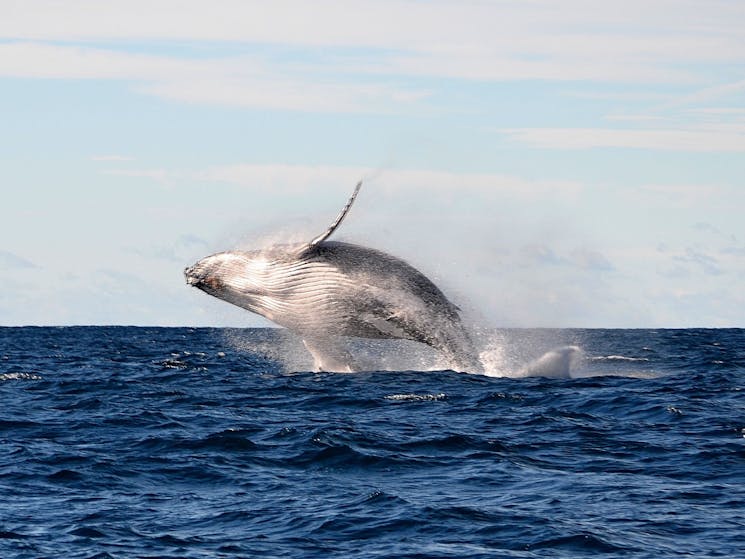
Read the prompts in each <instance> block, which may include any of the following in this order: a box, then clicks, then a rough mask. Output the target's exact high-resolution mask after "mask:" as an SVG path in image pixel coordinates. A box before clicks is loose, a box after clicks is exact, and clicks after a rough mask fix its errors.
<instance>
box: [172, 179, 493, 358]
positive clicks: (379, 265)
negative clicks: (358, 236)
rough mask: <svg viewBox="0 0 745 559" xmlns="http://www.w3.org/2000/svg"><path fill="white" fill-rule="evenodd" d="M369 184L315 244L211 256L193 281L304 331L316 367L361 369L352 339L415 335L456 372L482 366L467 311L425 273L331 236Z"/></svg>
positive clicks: (197, 267) (189, 273) (189, 275)
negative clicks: (348, 341)
mask: <svg viewBox="0 0 745 559" xmlns="http://www.w3.org/2000/svg"><path fill="white" fill-rule="evenodd" d="M361 186H362V182H359V183H357V185H356V187H355V189H354V192H353V193H352V196H351V197H350V198H349V200H348V202H347V203H346V205H345V206H344V208H343V209H342V211H341V213H340V214H339V215H338V216H337V218H336V219H335V220H334V222H333V223H332V224H331V225H330V226H329V227H328V229H326V230H325V231H324V232H323V233H321V234H320V235H318V236H317V237H315V238H314V239H312V240H311V241H309V242H307V243H300V244H281V245H273V246H270V247H267V248H264V249H260V250H254V251H238V250H229V251H227V252H220V253H217V254H213V255H211V256H207V257H205V258H203V259H201V260H199V261H198V262H197V263H196V264H194V265H193V266H190V267H188V268H186V269H185V270H184V276H185V277H186V282H187V284H189V285H191V286H194V287H197V288H198V289H201V290H202V291H204V292H205V293H207V294H209V295H212V296H214V297H217V298H218V299H222V300H224V301H227V302H229V303H232V304H234V305H237V306H239V307H242V308H244V309H246V310H248V311H251V312H253V313H256V314H259V315H261V316H263V317H265V318H267V319H269V320H271V321H272V322H274V323H276V324H278V325H279V326H283V327H285V328H287V329H288V330H290V331H292V332H294V333H296V334H298V335H299V336H300V337H302V339H303V343H304V344H305V347H306V348H307V349H308V351H310V353H311V354H312V356H313V358H314V367H315V369H316V371H329V372H331V371H333V372H352V371H355V370H359V369H360V365H359V364H358V363H356V361H355V359H354V357H353V356H352V355H351V354H350V353H349V352H348V351H347V350H346V349H345V348H344V344H343V340H344V338H345V337H359V338H383V339H404V340H414V341H416V342H420V343H423V344H427V345H429V346H431V347H433V348H435V349H436V350H438V351H440V352H441V353H442V354H443V355H444V357H445V358H446V359H447V361H448V363H449V367H450V368H452V369H454V370H458V371H467V372H478V371H481V369H482V365H481V363H480V362H479V360H478V355H477V353H476V351H475V350H474V347H473V344H472V342H471V339H470V336H469V334H468V332H467V331H466V328H465V327H464V325H463V323H462V321H461V318H460V314H459V311H460V309H459V308H458V307H457V306H456V305H454V304H453V303H452V302H450V301H449V300H448V298H447V297H446V296H445V294H444V293H443V292H442V291H440V289H439V288H438V287H437V286H436V285H435V284H434V283H432V281H431V280H429V279H428V278H427V277H426V276H425V275H424V274H422V273H421V272H420V271H418V270H417V269H415V268H414V267H413V266H411V265H410V264H408V263H407V262H405V261H403V260H402V259H400V258H397V257H395V256H392V255H390V254H387V253H385V252H382V251H379V250H375V249H372V248H368V247H364V246H359V245H355V244H350V243H344V242H336V241H329V240H328V238H329V237H330V236H331V234H332V233H333V232H334V231H336V229H337V228H338V227H339V225H340V224H341V222H342V221H343V220H344V218H345V217H346V215H347V214H348V213H349V210H350V208H351V207H352V204H353V203H354V201H355V199H356V198H357V194H358V193H359V191H360V187H361Z"/></svg>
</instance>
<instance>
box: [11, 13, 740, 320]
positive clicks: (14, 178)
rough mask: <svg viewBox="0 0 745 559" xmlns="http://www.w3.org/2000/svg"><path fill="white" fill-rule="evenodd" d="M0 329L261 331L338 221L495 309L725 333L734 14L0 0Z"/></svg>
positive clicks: (736, 218) (734, 117)
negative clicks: (293, 269)
mask: <svg viewBox="0 0 745 559" xmlns="http://www.w3.org/2000/svg"><path fill="white" fill-rule="evenodd" d="M0 6H1V7H2V13H3V17H2V19H1V20H0V102H1V103H2V118H1V119H0V120H1V121H2V127H0V188H1V189H2V194H3V196H2V200H3V203H2V205H0V233H1V236H0V239H1V240H0V281H2V283H3V287H4V289H3V290H2V291H0V324H4V325H20V324H143V325H144V324H156V325H238V326H242V325H245V326H251V325H262V324H265V322H263V321H262V320H261V319H259V318H258V317H255V316H253V315H250V314H248V313H246V312H244V311H241V310H240V309H233V308H231V307H230V306H229V305H227V304H226V303H223V302H220V301H216V300H211V299H210V298H209V297H207V296H206V295H204V294H203V293H200V292H197V291H196V290H193V289H188V288H187V287H186V286H185V284H184V281H183V278H182V270H183V268H184V267H185V266H186V265H188V264H191V263H192V262H193V261H194V260H196V259H198V258H199V257H201V256H204V255H206V254H209V253H211V252H215V251H219V250H224V249H228V248H235V247H246V248H248V247H255V246H260V245H263V244H266V243H270V242H274V241H277V240H282V241H284V240H288V239H305V238H311V237H312V236H314V235H315V234H317V233H318V232H319V231H321V230H322V229H323V228H324V227H325V226H326V225H327V224H328V223H329V222H330V221H331V220H332V219H333V217H334V216H335V215H336V213H337V212H338V210H339V209H340V207H341V206H342V205H343V203H344V201H345V200H346V197H347V196H348V194H349V193H350V191H351V189H352V188H353V186H354V184H355V182H356V181H357V180H359V179H360V178H361V177H366V178H368V180H367V181H366V185H365V187H364V189H363V191H362V193H361V195H360V197H359V199H358V201H357V204H356V206H355V208H354V209H353V211H352V214H351V215H350V217H349V219H348V220H347V221H346V222H345V223H344V226H343V227H342V229H341V230H340V231H339V233H338V234H337V238H339V239H345V240H348V241H352V242H358V243H362V244H367V245H370V246H374V247H376V248H379V249H382V250H386V251H388V252H390V253H393V254H396V255H398V256H402V257H404V258H406V259H407V260H409V261H410V262H411V263H412V264H414V265H415V266H417V267H418V268H420V269H422V270H423V271H425V272H426V273H427V274H429V275H431V276H432V277H433V278H434V279H435V280H436V281H437V283H439V284H441V286H442V287H443V288H444V290H445V291H446V292H447V293H448V294H451V295H452V296H453V298H455V299H456V300H457V301H458V302H459V303H460V304H461V306H463V307H464V308H466V309H468V312H469V313H470V314H471V315H473V316H475V317H477V318H478V320H481V321H484V322H485V323H487V324H490V325H495V326H558V327H562V326H578V327H583V326H584V327H665V326H667V327H689V326H745V289H743V280H742V278H743V277H745V221H744V220H743V213H744V212H743V210H745V34H744V33H743V32H742V30H743V29H745V3H743V2H741V1H739V0H733V1H716V0H714V1H705V2H704V1H701V2H696V1H680V0H676V1H662V0H657V1H645V2H641V1H636V0H630V1H626V2H623V3H611V2H588V1H579V0H574V1H567V2H553V1H542V0H535V1H530V2H510V1H505V2H499V1H493V2H488V1H478V2H476V1H474V2H468V1H458V2H447V1H432V2H423V1H408V2H407V1H396V0H391V1H369V2H368V1H346V2H337V1H320V2H312V3H310V2H291V1H278V2H272V3H264V2H247V1H231V2H219V1H218V2H210V3H204V2H190V1H188V0H187V1H179V2H175V1H174V2H169V1H150V2H138V1H133V0H129V1H127V2H118V1H109V2H88V1H75V0H72V1H69V2H65V3H59V2H43V1H30V2H23V3H21V2H2V0H0Z"/></svg>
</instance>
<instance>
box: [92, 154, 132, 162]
mask: <svg viewBox="0 0 745 559" xmlns="http://www.w3.org/2000/svg"><path fill="white" fill-rule="evenodd" d="M90 159H91V161H134V157H128V156H126V155H92V156H91V158H90Z"/></svg>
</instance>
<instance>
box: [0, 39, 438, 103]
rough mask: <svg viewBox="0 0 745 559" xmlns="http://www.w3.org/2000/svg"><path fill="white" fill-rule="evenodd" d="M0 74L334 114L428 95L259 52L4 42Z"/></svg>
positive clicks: (187, 99)
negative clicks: (192, 54) (315, 70)
mask: <svg viewBox="0 0 745 559" xmlns="http://www.w3.org/2000/svg"><path fill="white" fill-rule="evenodd" d="M0 76H6V77H31V78H48V79H108V80H122V81H127V82H131V83H132V87H133V88H134V89H135V90H136V91H138V92H141V93H145V94H149V95H155V96H158V97H163V98H167V99H172V100H176V101H181V102H187V103H206V104H216V105H232V106H241V107H264V108H273V109H291V110H300V111H321V112H335V113H336V112H338V113H345V112H373V113H388V112H396V111H398V110H404V109H405V108H407V107H409V108H410V107H411V105H412V104H416V103H417V102H419V101H421V100H422V99H424V98H426V97H428V96H429V92H428V91H427V90H425V89H421V88H418V89H414V88H405V87H399V86H397V85H395V84H391V83H384V82H383V81H381V80H377V81H376V80H374V79H357V80H355V81H354V82H351V83H350V82H349V80H347V79H344V78H343V76H338V75H336V76H332V75H328V74H326V75H323V76H318V75H310V74H308V73H306V72H304V71H303V70H302V68H301V69H298V68H296V67H295V66H292V65H288V64H283V63H282V62H281V61H280V60H272V59H267V58H259V57H257V56H246V55H240V56H237V55H231V56H225V57H213V58H209V59H204V58H187V57H175V56H156V55H147V54H139V53H132V52H126V51H121V50H112V49H102V48H92V47H89V46H69V45H56V44H45V43H29V42H15V43H6V44H0Z"/></svg>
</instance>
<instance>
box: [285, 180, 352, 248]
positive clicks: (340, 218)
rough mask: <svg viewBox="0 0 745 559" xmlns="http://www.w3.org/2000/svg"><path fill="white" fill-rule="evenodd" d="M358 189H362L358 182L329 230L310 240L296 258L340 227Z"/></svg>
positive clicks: (316, 245)
mask: <svg viewBox="0 0 745 559" xmlns="http://www.w3.org/2000/svg"><path fill="white" fill-rule="evenodd" d="M360 188H362V181H360V182H358V183H357V185H356V186H355V187H354V192H352V195H351V196H350V197H349V200H347V203H346V205H345V206H344V207H343V208H342V210H341V212H340V213H339V215H338V216H336V219H335V220H334V222H333V223H332V224H331V225H330V226H329V228H328V229H326V230H325V231H324V232H323V233H321V234H320V235H318V236H317V237H316V238H314V239H312V240H311V241H310V242H309V243H308V244H307V245H304V246H303V247H302V248H301V249H300V251H299V252H298V256H302V255H303V254H306V253H308V252H311V251H313V250H315V249H316V247H318V245H320V244H321V243H322V242H323V241H325V240H326V239H328V238H329V237H330V236H331V235H332V233H333V232H334V231H336V229H337V228H338V227H339V225H341V222H342V221H344V218H345V217H347V214H348V213H349V210H350V209H351V208H352V204H354V201H355V200H356V199H357V194H358V193H359V191H360Z"/></svg>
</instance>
